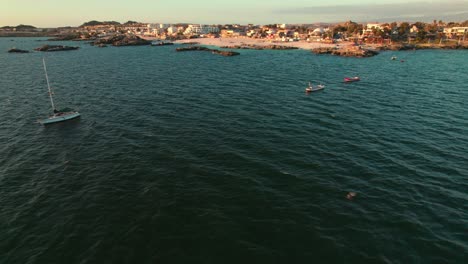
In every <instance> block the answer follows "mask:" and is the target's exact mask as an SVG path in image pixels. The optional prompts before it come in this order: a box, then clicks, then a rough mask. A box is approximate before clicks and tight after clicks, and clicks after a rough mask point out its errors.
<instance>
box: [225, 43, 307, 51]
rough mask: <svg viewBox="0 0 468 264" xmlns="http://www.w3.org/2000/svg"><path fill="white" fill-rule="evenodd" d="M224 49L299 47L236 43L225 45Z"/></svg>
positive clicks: (285, 48)
mask: <svg viewBox="0 0 468 264" xmlns="http://www.w3.org/2000/svg"><path fill="white" fill-rule="evenodd" d="M221 48H222V49H254V50H264V49H267V50H290V49H298V48H297V47H291V46H283V45H266V46H260V45H254V44H245V45H235V46H223V47H221Z"/></svg>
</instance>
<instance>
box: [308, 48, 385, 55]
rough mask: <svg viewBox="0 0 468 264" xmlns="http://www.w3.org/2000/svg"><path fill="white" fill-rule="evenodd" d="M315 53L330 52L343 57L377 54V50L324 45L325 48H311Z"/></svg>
mask: <svg viewBox="0 0 468 264" xmlns="http://www.w3.org/2000/svg"><path fill="white" fill-rule="evenodd" d="M312 52H313V53H315V54H331V55H337V56H343V57H372V56H375V55H377V54H379V53H378V52H377V51H374V50H369V49H362V48H360V47H352V48H349V47H344V48H340V49H338V48H335V47H331V48H329V47H325V48H316V49H313V50H312Z"/></svg>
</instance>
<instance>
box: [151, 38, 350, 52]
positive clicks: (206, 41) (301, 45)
mask: <svg viewBox="0 0 468 264" xmlns="http://www.w3.org/2000/svg"><path fill="white" fill-rule="evenodd" d="M142 38H143V39H146V40H156V39H158V38H151V37H142ZM172 42H173V43H177V44H187V43H194V42H196V43H197V44H198V45H207V46H216V47H218V48H219V47H224V46H243V45H245V46H247V45H254V46H259V47H266V46H271V45H278V46H285V47H295V48H298V49H305V50H312V49H315V48H332V47H336V46H348V45H352V43H348V42H343V43H340V44H338V45H337V44H329V43H322V42H308V41H304V40H300V41H290V42H286V41H279V40H267V39H253V38H242V37H240V38H195V39H181V40H175V41H172Z"/></svg>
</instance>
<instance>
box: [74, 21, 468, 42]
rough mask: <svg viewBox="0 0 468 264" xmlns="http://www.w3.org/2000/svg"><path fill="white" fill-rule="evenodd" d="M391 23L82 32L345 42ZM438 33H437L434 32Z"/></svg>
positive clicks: (452, 34)
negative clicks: (346, 28) (355, 29)
mask: <svg viewBox="0 0 468 264" xmlns="http://www.w3.org/2000/svg"><path fill="white" fill-rule="evenodd" d="M389 27H390V25H389V24H388V23H385V24H380V23H368V24H366V25H363V28H362V30H360V31H359V33H353V34H349V33H343V32H338V31H336V30H334V28H333V27H332V26H331V25H286V24H274V25H263V26H259V25H253V24H248V25H239V24H233V25H201V24H177V25H173V24H142V23H138V24H132V25H118V26H116V25H97V26H87V27H84V28H80V29H78V30H84V31H85V32H87V33H89V34H94V35H98V36H106V35H109V34H110V35H112V34H114V33H116V32H120V33H129V34H135V35H140V36H147V37H157V38H161V39H168V38H195V37H249V38H263V39H274V40H282V41H297V40H308V41H327V40H332V39H333V37H335V38H336V36H337V35H338V36H340V38H342V39H347V38H353V39H363V38H369V37H370V38H372V37H375V36H374V33H375V29H378V30H384V29H387V32H390V33H389V35H392V34H393V35H397V34H398V30H397V29H396V28H389ZM419 30H421V29H420V28H418V27H417V26H416V25H411V26H410V28H409V35H410V36H412V35H413V36H415V35H416V34H417V33H418V31H419ZM437 31H438V33H440V34H443V35H444V36H445V38H459V37H460V36H465V35H466V34H468V27H442V26H441V27H438V29H437ZM432 34H435V33H432Z"/></svg>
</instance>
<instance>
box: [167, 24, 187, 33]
mask: <svg viewBox="0 0 468 264" xmlns="http://www.w3.org/2000/svg"><path fill="white" fill-rule="evenodd" d="M183 31H184V29H183V28H180V29H179V28H178V27H174V26H170V27H168V28H167V34H169V35H175V34H177V33H179V32H183Z"/></svg>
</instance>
